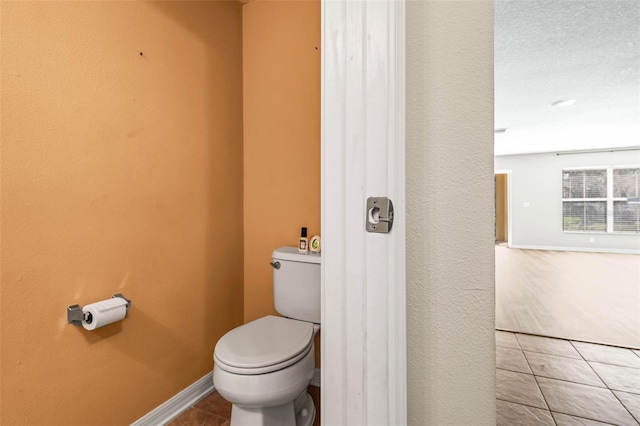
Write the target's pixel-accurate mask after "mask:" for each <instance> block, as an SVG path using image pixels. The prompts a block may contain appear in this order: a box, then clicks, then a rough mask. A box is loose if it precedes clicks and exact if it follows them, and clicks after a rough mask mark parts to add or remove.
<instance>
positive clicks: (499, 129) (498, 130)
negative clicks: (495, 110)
mask: <svg viewBox="0 0 640 426" xmlns="http://www.w3.org/2000/svg"><path fill="white" fill-rule="evenodd" d="M507 130H509V128H507V127H500V128H498V129H495V130H494V131H493V133H495V134H496V135H497V134H501V133H507Z"/></svg>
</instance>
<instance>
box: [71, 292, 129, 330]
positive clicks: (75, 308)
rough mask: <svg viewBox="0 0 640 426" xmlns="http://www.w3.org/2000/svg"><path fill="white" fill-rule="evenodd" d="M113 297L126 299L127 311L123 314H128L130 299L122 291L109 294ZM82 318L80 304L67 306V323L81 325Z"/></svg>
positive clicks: (82, 313)
mask: <svg viewBox="0 0 640 426" xmlns="http://www.w3.org/2000/svg"><path fill="white" fill-rule="evenodd" d="M115 297H119V298H121V299H124V300H126V301H127V305H126V308H127V313H126V314H125V317H126V316H127V315H128V314H129V308H130V307H131V300H129V299H127V298H126V297H124V295H123V294H122V293H117V294H114V295H113V296H111V298H112V299H113V298H115ZM83 319H85V318H84V312H82V307H80V305H70V306H67V323H68V324H73V325H82V320H83Z"/></svg>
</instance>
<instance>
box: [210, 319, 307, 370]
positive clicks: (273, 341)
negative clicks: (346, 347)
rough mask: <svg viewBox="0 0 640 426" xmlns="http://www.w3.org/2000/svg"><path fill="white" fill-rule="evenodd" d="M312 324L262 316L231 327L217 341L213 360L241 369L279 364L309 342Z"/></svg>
mask: <svg viewBox="0 0 640 426" xmlns="http://www.w3.org/2000/svg"><path fill="white" fill-rule="evenodd" d="M313 336H314V330H313V324H312V323H308V322H304V321H297V320H292V319H288V318H282V317H276V316H271V315H269V316H266V317H263V318H260V319H257V320H255V321H252V322H250V323H247V324H245V325H242V326H240V327H237V328H234V329H233V330H231V331H230V332H228V333H227V334H225V335H224V336H222V338H221V339H220V340H219V341H218V343H217V344H216V348H215V351H214V354H215V358H216V360H217V361H219V362H221V363H223V364H225V365H227V366H229V367H236V368H242V369H255V368H262V367H268V366H273V365H278V364H282V363H284V362H286V361H288V360H290V359H292V358H294V357H296V356H298V355H300V354H301V353H303V352H306V351H308V349H309V347H310V346H311V345H312V344H313Z"/></svg>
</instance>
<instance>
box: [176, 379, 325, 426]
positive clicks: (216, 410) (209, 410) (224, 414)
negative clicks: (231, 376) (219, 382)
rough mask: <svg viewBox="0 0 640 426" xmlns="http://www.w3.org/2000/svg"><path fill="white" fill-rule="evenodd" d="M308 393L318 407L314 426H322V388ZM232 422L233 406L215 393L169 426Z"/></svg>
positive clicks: (226, 424) (225, 425)
mask: <svg viewBox="0 0 640 426" xmlns="http://www.w3.org/2000/svg"><path fill="white" fill-rule="evenodd" d="M308 392H309V395H311V398H313V403H314V404H315V406H316V418H315V420H314V422H313V426H320V388H317V387H315V386H309V389H308ZM230 420H231V404H229V403H228V402H227V401H225V400H224V398H222V397H221V396H220V394H219V393H218V392H215V391H214V392H213V393H212V394H210V395H209V396H207V397H206V398H204V399H203V400H202V401H200V402H198V403H197V404H196V405H194V406H193V407H191V408H190V409H189V410H187V411H185V412H184V413H183V414H182V415H180V416H179V417H177V418H176V419H174V420H173V421H172V422H171V423H169V426H204V425H206V426H229V425H230Z"/></svg>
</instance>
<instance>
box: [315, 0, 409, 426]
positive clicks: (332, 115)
mask: <svg viewBox="0 0 640 426" xmlns="http://www.w3.org/2000/svg"><path fill="white" fill-rule="evenodd" d="M404 14H405V2H404V0H399V1H394V0H364V1H349V0H322V126H321V128H322V191H321V192H322V234H323V252H322V256H323V261H322V332H321V346H322V348H321V350H322V370H321V392H322V395H321V400H322V415H321V419H322V423H323V424H327V425H376V424H381V425H382V424H393V425H401V424H406V422H407V397H406V301H405V297H406V290H405V288H406V285H405V40H404V37H405V36H404V35H405V15H404ZM371 196H382V197H385V196H386V197H389V198H390V199H391V200H392V201H393V204H394V209H395V217H394V223H393V227H392V230H391V232H390V233H389V234H373V233H368V232H366V231H365V222H366V221H365V215H366V212H365V210H366V209H365V204H366V199H367V197H371Z"/></svg>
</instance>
